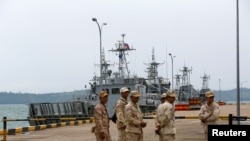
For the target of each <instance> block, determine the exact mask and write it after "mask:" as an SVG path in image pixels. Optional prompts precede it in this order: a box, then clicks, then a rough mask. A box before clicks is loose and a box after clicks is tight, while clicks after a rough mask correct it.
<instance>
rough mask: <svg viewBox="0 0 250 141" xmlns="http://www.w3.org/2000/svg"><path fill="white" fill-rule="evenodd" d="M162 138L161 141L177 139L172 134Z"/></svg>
mask: <svg viewBox="0 0 250 141" xmlns="http://www.w3.org/2000/svg"><path fill="white" fill-rule="evenodd" d="M160 137H161V138H160V141H173V140H174V139H175V135H171V134H164V135H162V136H160Z"/></svg>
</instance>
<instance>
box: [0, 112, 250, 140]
mask: <svg viewBox="0 0 250 141" xmlns="http://www.w3.org/2000/svg"><path fill="white" fill-rule="evenodd" d="M155 118H156V115H150V116H144V117H143V119H155ZM219 118H221V119H225V120H228V124H229V125H232V121H245V120H247V119H250V117H248V116H233V115H232V114H229V115H228V116H219ZM175 119H198V116H176V117H175ZM45 120H60V121H68V122H61V123H52V124H46V125H37V126H29V127H23V128H16V129H8V130H7V122H8V121H45ZM2 121H3V130H2V131H1V130H0V134H1V133H2V135H3V140H1V141H7V134H8V135H15V133H16V132H28V131H37V130H42V129H46V128H54V127H61V126H66V125H80V124H84V123H92V122H94V119H93V117H72V118H71V117H67V118H29V119H7V117H3V120H2Z"/></svg>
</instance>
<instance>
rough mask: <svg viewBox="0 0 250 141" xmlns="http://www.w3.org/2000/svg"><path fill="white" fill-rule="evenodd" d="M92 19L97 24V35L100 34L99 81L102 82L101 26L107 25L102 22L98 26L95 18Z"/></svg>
mask: <svg viewBox="0 0 250 141" xmlns="http://www.w3.org/2000/svg"><path fill="white" fill-rule="evenodd" d="M92 21H94V22H96V24H97V25H98V29H99V35H100V79H101V81H100V83H102V69H103V67H102V27H103V25H107V23H102V25H101V26H100V24H99V23H98V21H97V19H96V18H92Z"/></svg>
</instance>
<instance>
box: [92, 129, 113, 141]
mask: <svg viewBox="0 0 250 141" xmlns="http://www.w3.org/2000/svg"><path fill="white" fill-rule="evenodd" d="M104 134H105V139H101V138H100V133H98V132H96V133H95V137H96V141H112V140H111V136H110V134H109V131H105V132H104Z"/></svg>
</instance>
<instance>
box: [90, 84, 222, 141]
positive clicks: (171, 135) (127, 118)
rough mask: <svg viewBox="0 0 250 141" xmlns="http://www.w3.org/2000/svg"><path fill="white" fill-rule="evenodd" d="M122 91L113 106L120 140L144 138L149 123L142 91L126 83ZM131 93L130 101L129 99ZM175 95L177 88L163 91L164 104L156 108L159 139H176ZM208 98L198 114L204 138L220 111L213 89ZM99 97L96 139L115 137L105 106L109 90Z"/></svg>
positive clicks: (94, 128) (162, 102)
mask: <svg viewBox="0 0 250 141" xmlns="http://www.w3.org/2000/svg"><path fill="white" fill-rule="evenodd" d="M120 94H121V97H120V99H118V100H117V101H116V104H115V106H114V107H115V114H116V122H115V123H116V127H117V130H118V141H143V128H145V127H146V126H147V122H145V121H144V120H143V116H142V115H143V114H142V112H141V110H140V108H139V105H138V101H139V98H140V93H139V92H138V91H135V90H132V91H130V90H129V89H128V88H127V87H123V88H121V89H120ZM129 96H130V101H128V97H129ZM175 99H176V93H175V92H174V91H167V92H166V93H163V94H162V95H161V104H160V105H159V106H158V108H157V110H156V118H155V129H153V130H154V131H155V133H156V134H157V135H159V141H173V140H175V138H176V133H177V132H176V127H175V108H174V102H175ZM206 99H207V102H206V103H205V104H204V105H202V107H201V109H200V111H199V114H198V117H199V119H200V121H201V124H202V127H203V129H204V133H205V138H207V125H208V124H210V123H211V124H215V123H217V122H218V120H219V112H220V111H219V105H218V104H217V103H216V102H214V92H213V91H209V92H207V93H206ZM99 101H100V102H99V103H98V104H97V105H96V106H95V110H94V120H95V126H94V127H92V132H93V133H94V134H95V136H96V140H97V141H112V140H111V135H110V132H109V122H110V120H109V116H108V115H109V114H108V111H107V108H106V103H107V102H108V93H107V92H106V91H101V92H100V93H99Z"/></svg>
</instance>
